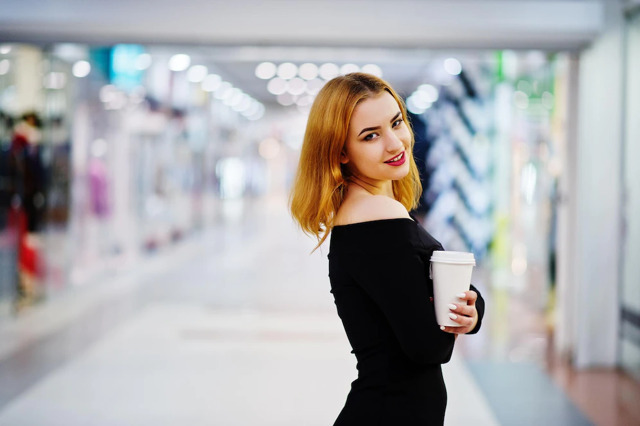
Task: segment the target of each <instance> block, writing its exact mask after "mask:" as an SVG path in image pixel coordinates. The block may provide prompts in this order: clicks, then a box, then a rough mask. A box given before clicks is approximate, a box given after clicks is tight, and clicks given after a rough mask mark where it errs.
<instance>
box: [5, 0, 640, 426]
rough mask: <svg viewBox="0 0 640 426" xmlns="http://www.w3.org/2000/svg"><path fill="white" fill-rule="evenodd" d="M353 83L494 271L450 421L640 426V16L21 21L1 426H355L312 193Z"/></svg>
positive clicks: (434, 207) (609, 10)
mask: <svg viewBox="0 0 640 426" xmlns="http://www.w3.org/2000/svg"><path fill="white" fill-rule="evenodd" d="M353 71H363V72H368V73H371V74H375V75H378V76H381V77H382V78H384V79H386V80H387V81H389V82H390V83H391V85H392V86H393V87H394V88H395V89H396V90H397V91H398V92H399V93H400V94H401V95H402V96H403V98H404V99H405V102H406V104H407V107H408V110H409V112H410V118H411V123H412V126H413V129H414V132H415V137H416V145H415V152H414V154H415V157H416V160H417V162H418V165H419V168H420V171H421V176H422V179H423V187H424V192H423V194H422V198H421V205H420V207H419V208H418V210H417V211H416V212H415V213H416V215H417V216H418V217H419V218H420V219H421V223H422V225H423V226H424V227H425V228H426V229H427V230H428V231H429V232H430V233H431V234H433V235H434V236H435V237H436V238H437V239H439V240H440V241H441V242H442V244H443V245H444V247H445V248H447V249H449V250H462V251H472V252H474V253H475V256H476V259H477V260H478V267H477V268H476V269H475V271H474V284H475V285H476V286H477V287H478V288H479V289H480V290H481V292H482V293H483V295H484V297H485V299H486V300H487V307H488V310H487V313H486V317H485V322H484V325H483V329H482V331H481V332H480V333H479V334H478V335H474V336H465V337H462V338H460V339H458V344H457V348H456V351H455V354H454V358H453V360H452V361H451V363H449V364H447V365H445V366H444V369H445V377H446V380H447V386H448V390H449V406H448V410H447V424H449V425H458V424H468V423H470V422H474V423H475V424H478V425H540V424H547V425H589V424H597V425H640V405H639V404H638V401H640V278H639V277H640V263H639V260H640V172H639V171H638V168H637V167H635V162H637V161H638V159H639V158H640V119H639V117H640V1H637V0H627V1H623V0H619V1H618V0H610V1H607V0H601V1H597V0H565V1H559V0H540V1H533V0H529V1H525V0H486V1H480V0H447V1H445V0H400V1H394V2H384V1H382V0H343V1H338V0H322V1H321V0H301V1H294V0H271V1H258V0H235V1H234V2H225V1H216V0H210V1H202V0H184V1H182V2H178V3H176V2H170V1H168V0H158V1H154V2H148V1H141V0H129V1H126V2H125V1H121V0H116V1H110V2H101V1H97V0H84V1H79V0H67V1H64V2H61V1H60V2H51V1H42V0H21V1H13V0H8V1H4V2H3V4H2V9H0V425H7V426H14V425H151V424H153V425H178V424H191V425H205V424H206V425H296V426H298V425H327V424H331V423H332V422H333V420H334V419H335V417H336V416H337V414H338V412H339V410H340V408H341V407H342V405H343V404H344V400H345V397H346V395H347V393H348V390H349V385H350V382H351V381H352V380H354V379H355V377H356V373H357V372H356V370H355V358H354V357H353V356H352V355H351V354H350V353H349V351H350V346H349V344H348V342H347V340H346V337H345V336H344V331H343V330H342V326H341V324H340V321H339V319H338V317H337V315H336V312H335V306H334V304H333V298H332V296H331V294H330V293H329V281H328V277H327V274H328V270H327V259H326V255H327V253H328V245H325V246H323V247H321V248H320V249H319V250H317V251H315V252H313V253H311V250H312V249H313V247H314V245H315V244H314V241H313V240H311V239H309V238H307V237H305V236H303V235H302V234H301V232H300V231H299V230H298V229H297V228H296V227H295V225H294V224H293V222H292V220H291V218H290V216H289V214H288V211H287V196H288V191H289V189H290V186H291V182H292V179H293V176H294V173H295V168H296V165H297V159H298V155H299V151H300V146H301V144H302V138H303V134H304V128H305V123H306V117H307V114H308V111H309V108H310V105H311V103H312V102H313V99H314V96H315V95H316V94H317V93H318V91H319V90H320V88H321V87H322V86H323V84H324V83H325V82H326V81H327V80H329V79H331V78H333V77H335V76H337V75H340V74H345V73H349V72H353ZM634 159H635V160H634Z"/></svg>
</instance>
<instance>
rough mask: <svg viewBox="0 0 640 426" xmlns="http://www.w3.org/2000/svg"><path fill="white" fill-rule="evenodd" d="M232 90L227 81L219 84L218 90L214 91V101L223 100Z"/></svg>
mask: <svg viewBox="0 0 640 426" xmlns="http://www.w3.org/2000/svg"><path fill="white" fill-rule="evenodd" d="M232 88H233V86H232V85H231V83H229V82H227V81H223V82H222V83H220V86H219V87H218V89H216V99H225V98H226V97H227V96H228V95H227V93H228V92H229V91H230V90H231V89H232Z"/></svg>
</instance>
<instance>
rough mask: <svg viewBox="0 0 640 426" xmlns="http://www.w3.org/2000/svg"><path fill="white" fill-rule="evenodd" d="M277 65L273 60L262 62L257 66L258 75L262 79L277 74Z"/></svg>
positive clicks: (256, 72)
mask: <svg viewBox="0 0 640 426" xmlns="http://www.w3.org/2000/svg"><path fill="white" fill-rule="evenodd" d="M276 69H277V68H276V65H275V64H274V63H272V62H262V63H261V64H258V66H257V67H256V71H255V74H256V77H258V78H260V79H262V80H269V79H270V78H273V77H275V75H276Z"/></svg>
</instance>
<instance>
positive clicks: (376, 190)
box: [349, 176, 395, 198]
mask: <svg viewBox="0 0 640 426" xmlns="http://www.w3.org/2000/svg"><path fill="white" fill-rule="evenodd" d="M351 186H356V187H359V188H361V189H363V190H365V191H366V192H368V193H369V194H372V195H386V196H387V197H390V198H395V197H394V196H393V185H392V183H391V181H385V182H382V184H381V185H375V184H372V183H369V182H367V181H365V180H363V179H360V178H358V177H356V176H352V177H351V178H350V179H349V187H351Z"/></svg>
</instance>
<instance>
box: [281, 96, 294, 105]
mask: <svg viewBox="0 0 640 426" xmlns="http://www.w3.org/2000/svg"><path fill="white" fill-rule="evenodd" d="M295 101H296V98H295V96H293V95H292V94H291V93H282V94H280V95H278V103H279V104H280V105H283V106H289V105H293V103H294V102H295Z"/></svg>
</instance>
